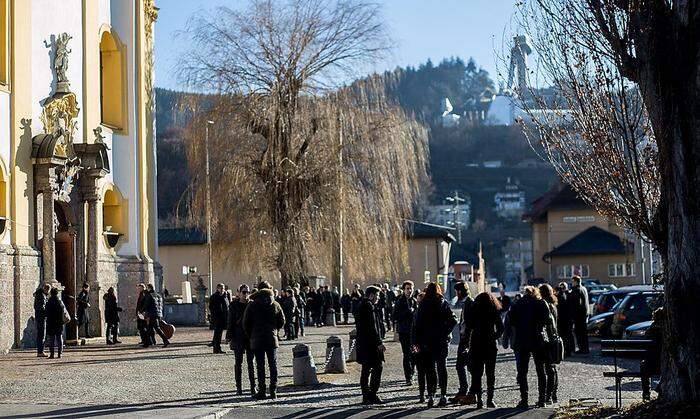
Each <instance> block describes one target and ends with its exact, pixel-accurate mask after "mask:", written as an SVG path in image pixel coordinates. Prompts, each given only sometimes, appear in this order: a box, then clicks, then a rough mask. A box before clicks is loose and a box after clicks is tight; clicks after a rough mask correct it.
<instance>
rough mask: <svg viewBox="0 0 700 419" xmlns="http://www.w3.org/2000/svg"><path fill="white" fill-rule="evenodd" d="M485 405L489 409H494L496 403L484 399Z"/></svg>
mask: <svg viewBox="0 0 700 419" xmlns="http://www.w3.org/2000/svg"><path fill="white" fill-rule="evenodd" d="M486 407H488V408H489V409H495V408H496V403H494V402H493V400H491V399H488V400H486Z"/></svg>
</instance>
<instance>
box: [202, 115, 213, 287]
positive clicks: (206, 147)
mask: <svg viewBox="0 0 700 419" xmlns="http://www.w3.org/2000/svg"><path fill="white" fill-rule="evenodd" d="M210 125H214V121H207V122H206V125H205V129H204V155H205V160H206V164H205V167H206V168H205V188H206V201H207V202H206V205H207V248H208V250H209V251H208V257H207V259H208V260H207V262H208V264H209V292H212V288H213V287H214V268H213V264H212V261H211V190H210V186H209V126H210Z"/></svg>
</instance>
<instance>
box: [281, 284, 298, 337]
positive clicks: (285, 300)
mask: <svg viewBox="0 0 700 419" xmlns="http://www.w3.org/2000/svg"><path fill="white" fill-rule="evenodd" d="M280 305H281V306H282V311H283V312H284V320H285V323H284V334H285V335H286V338H287V340H294V338H295V336H294V318H295V314H294V313H295V311H296V309H297V305H296V301H294V293H293V292H292V289H291V288H287V290H286V291H283V297H282V302H281V304H280Z"/></svg>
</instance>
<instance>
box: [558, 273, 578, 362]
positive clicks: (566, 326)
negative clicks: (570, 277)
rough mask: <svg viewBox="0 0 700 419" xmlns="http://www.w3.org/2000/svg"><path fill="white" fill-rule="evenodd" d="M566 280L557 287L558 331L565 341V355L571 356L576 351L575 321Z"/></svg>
mask: <svg viewBox="0 0 700 419" xmlns="http://www.w3.org/2000/svg"><path fill="white" fill-rule="evenodd" d="M568 288H569V287H568V286H567V285H566V282H560V283H559V286H558V287H557V301H558V304H557V314H558V316H559V317H558V318H557V332H558V333H559V336H560V337H561V339H562V341H563V342H564V356H565V357H569V356H571V354H572V353H573V352H574V349H575V343H574V322H573V320H572V319H571V311H572V310H571V308H570V307H569V306H570V305H571V304H570V301H571V299H570V297H569V293H568Z"/></svg>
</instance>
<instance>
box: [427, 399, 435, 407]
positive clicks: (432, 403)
mask: <svg viewBox="0 0 700 419" xmlns="http://www.w3.org/2000/svg"><path fill="white" fill-rule="evenodd" d="M433 406H435V400H433V396H430V397H428V409H430V408H431V407H433Z"/></svg>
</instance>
